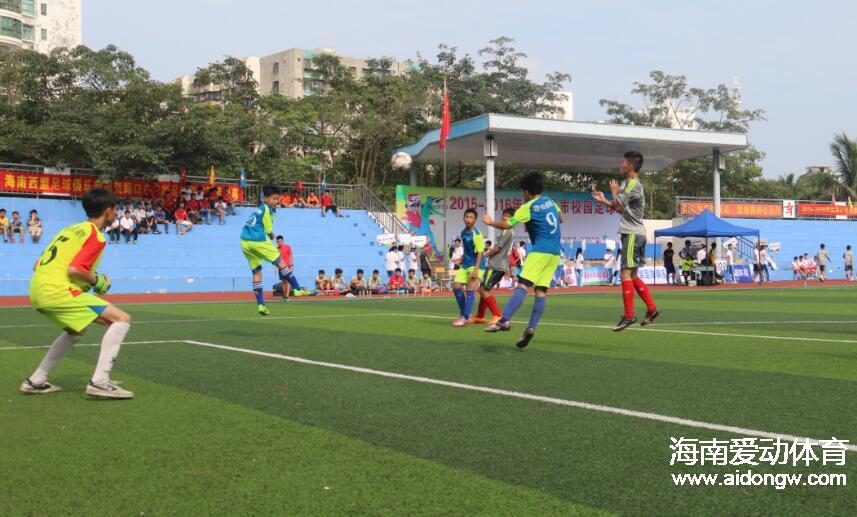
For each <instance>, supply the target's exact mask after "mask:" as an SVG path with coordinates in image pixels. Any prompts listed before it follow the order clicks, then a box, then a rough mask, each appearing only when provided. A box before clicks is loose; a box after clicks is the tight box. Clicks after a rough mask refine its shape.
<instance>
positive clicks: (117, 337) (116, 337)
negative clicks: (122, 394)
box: [92, 323, 131, 384]
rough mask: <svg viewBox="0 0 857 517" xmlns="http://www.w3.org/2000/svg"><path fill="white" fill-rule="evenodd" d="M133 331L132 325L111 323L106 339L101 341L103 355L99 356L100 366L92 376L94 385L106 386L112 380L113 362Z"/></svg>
mask: <svg viewBox="0 0 857 517" xmlns="http://www.w3.org/2000/svg"><path fill="white" fill-rule="evenodd" d="M129 330H131V324H130V323H111V324H110V327H108V329H107V332H105V333H104V337H103V338H102V339H101V353H100V354H98V364H97V365H96V367H95V373H94V374H93V375H92V382H93V383H94V384H104V383H105V382H108V381H109V380H110V370H112V369H113V361H115V360H116V356H118V355H119V348H120V347H121V346H122V340H124V339H125V334H127V333H128V331H129Z"/></svg>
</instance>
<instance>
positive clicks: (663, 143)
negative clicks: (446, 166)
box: [393, 113, 748, 173]
mask: <svg viewBox="0 0 857 517" xmlns="http://www.w3.org/2000/svg"><path fill="white" fill-rule="evenodd" d="M489 137H491V138H493V140H494V142H495V145H496V164H497V165H501V166H512V167H522V168H530V169H547V170H555V171H571V172H609V173H615V172H616V171H617V168H618V165H619V160H620V159H621V156H622V154H623V153H624V152H625V151H629V150H637V151H640V152H641V153H643V156H644V157H645V161H644V164H643V170H644V171H659V170H662V169H665V168H667V167H669V166H670V165H672V164H673V163H675V162H676V161H679V160H686V159H690V158H698V157H701V156H707V155H711V154H712V152H714V151H716V152H718V153H726V152H730V151H738V150H741V149H745V148H746V147H747V145H748V143H747V135H744V134H740V133H714V132H707V131H688V130H680V129H665V128H655V127H647V126H629V125H620V124H602V123H597V122H572V121H567V120H549V119H541V118H528V117H517V116H509V115H496V114H493V113H489V114H486V115H481V116H479V117H475V118H471V119H468V120H462V121H460V122H455V123H453V124H451V127H450V133H449V136H448V138H447V143H446V151H447V161H448V163H465V164H468V165H476V166H480V165H483V164H485V162H486V157H485V152H484V144H485V140H486V138H489ZM439 141H440V130H439V129H436V130H434V131H429V132H428V133H426V134H425V135H423V137H422V138H420V140H419V141H417V142H415V143H413V144H410V145H407V146H403V147H399V148H397V149H394V150H393V152H394V153H397V152H405V153H407V154H409V155H411V157H412V158H413V159H414V161H415V162H417V163H432V162H434V163H437V162H440V161H441V160H442V158H443V154H442V151H441V150H440V149H438V143H439Z"/></svg>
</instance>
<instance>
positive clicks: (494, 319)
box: [488, 316, 503, 325]
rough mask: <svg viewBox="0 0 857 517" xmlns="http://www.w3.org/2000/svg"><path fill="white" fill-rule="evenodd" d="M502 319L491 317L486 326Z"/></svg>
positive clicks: (501, 317) (500, 317)
mask: <svg viewBox="0 0 857 517" xmlns="http://www.w3.org/2000/svg"><path fill="white" fill-rule="evenodd" d="M502 319H503V316H492V317H491V321H489V322H488V325H493V324H495V323H497V322H499V321H500V320H502Z"/></svg>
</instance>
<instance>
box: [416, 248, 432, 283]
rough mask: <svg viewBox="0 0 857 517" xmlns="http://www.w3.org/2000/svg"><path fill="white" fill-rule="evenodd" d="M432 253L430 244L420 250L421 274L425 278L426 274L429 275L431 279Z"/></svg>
mask: <svg viewBox="0 0 857 517" xmlns="http://www.w3.org/2000/svg"><path fill="white" fill-rule="evenodd" d="M431 252H432V248H431V244H429V243H426V245H425V246H423V247H422V248H421V249H420V256H419V262H420V273H421V274H422V275H423V276H425V275H426V273H428V275H429V277H431Z"/></svg>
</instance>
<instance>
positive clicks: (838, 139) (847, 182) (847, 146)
mask: <svg viewBox="0 0 857 517" xmlns="http://www.w3.org/2000/svg"><path fill="white" fill-rule="evenodd" d="M830 151H831V152H832V153H833V158H834V162H835V170H834V171H824V170H822V171H817V172H810V173H807V174H804V175H803V176H801V177H800V178H798V180H797V188H798V191H799V193H800V195H801V196H802V197H804V198H806V199H830V198H831V197H835V198H839V199H845V198H849V197H853V198H857V141H854V140H851V139H849V138H848V135H846V134H845V133H840V134H838V135H836V136H834V138H833V142H832V143H831V144H830ZM782 180H783V178H780V181H782Z"/></svg>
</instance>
